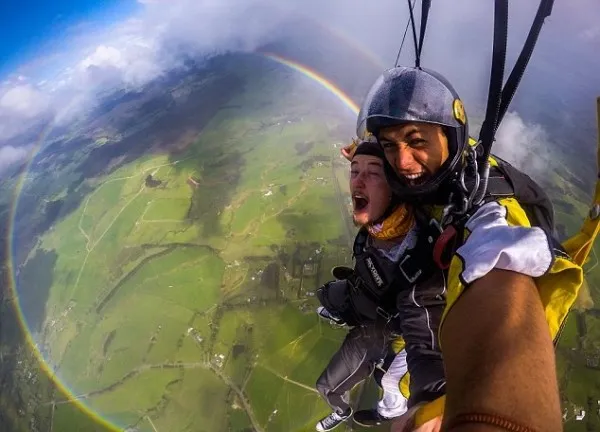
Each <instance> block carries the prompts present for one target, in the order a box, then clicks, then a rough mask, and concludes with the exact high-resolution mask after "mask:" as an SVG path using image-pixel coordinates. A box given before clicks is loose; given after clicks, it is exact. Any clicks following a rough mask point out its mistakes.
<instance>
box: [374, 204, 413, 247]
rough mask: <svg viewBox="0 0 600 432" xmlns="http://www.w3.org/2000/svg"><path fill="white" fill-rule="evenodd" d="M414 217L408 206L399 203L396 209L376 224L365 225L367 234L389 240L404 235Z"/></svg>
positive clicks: (410, 226) (411, 224)
mask: <svg viewBox="0 0 600 432" xmlns="http://www.w3.org/2000/svg"><path fill="white" fill-rule="evenodd" d="M414 221H415V217H414V215H413V212H412V210H411V208H410V207H408V206H407V205H405V204H400V205H399V206H398V207H396V209H395V210H394V211H393V212H392V214H391V215H389V216H388V217H387V218H385V219H384V221H383V222H381V223H378V224H369V225H367V230H368V231H369V234H370V235H371V236H373V237H375V238H377V239H380V240H390V239H393V238H396V237H400V236H405V235H406V234H407V233H408V231H409V230H410V229H411V228H412V226H413V223H414Z"/></svg>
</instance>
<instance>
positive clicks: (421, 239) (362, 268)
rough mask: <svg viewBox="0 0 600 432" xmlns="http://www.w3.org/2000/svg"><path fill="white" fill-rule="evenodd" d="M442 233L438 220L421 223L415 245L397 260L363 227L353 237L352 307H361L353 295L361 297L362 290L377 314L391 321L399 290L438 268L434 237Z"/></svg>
mask: <svg viewBox="0 0 600 432" xmlns="http://www.w3.org/2000/svg"><path fill="white" fill-rule="evenodd" d="M440 233H441V229H440V227H439V225H438V224H437V223H432V224H430V225H427V226H420V227H419V233H418V237H417V241H416V245H415V246H414V247H413V248H410V249H407V250H406V251H405V252H404V253H403V254H402V255H401V257H400V259H399V261H397V262H396V261H392V260H391V259H389V258H388V257H386V256H384V255H383V254H382V253H381V251H379V250H378V249H377V248H376V247H374V246H372V245H368V244H367V241H368V237H369V234H368V231H367V230H366V229H365V228H362V229H361V230H360V231H359V232H358V234H357V235H356V238H355V239H354V246H353V257H354V259H355V260H356V261H355V265H354V272H353V273H352V274H351V275H350V276H349V277H348V282H349V283H350V290H351V295H350V305H351V307H352V309H353V310H354V311H357V310H358V309H359V308H358V307H357V305H356V304H355V303H354V301H353V298H359V299H360V298H362V296H359V295H358V294H362V295H364V296H365V297H366V298H367V299H368V300H369V301H370V302H371V303H373V305H375V307H376V314H377V316H378V318H382V319H383V320H385V321H386V322H389V321H390V320H391V319H392V318H394V317H396V316H397V315H398V312H397V305H396V298H397V296H398V294H399V293H400V292H402V291H404V290H410V289H412V288H413V287H414V286H415V285H418V284H419V283H421V282H422V281H423V280H426V279H427V278H429V277H430V276H431V274H432V272H433V271H435V270H436V268H435V264H434V262H433V261H432V259H431V257H432V253H433V246H434V244H435V239H436V238H437V237H438V236H439V235H440ZM353 294H354V295H353Z"/></svg>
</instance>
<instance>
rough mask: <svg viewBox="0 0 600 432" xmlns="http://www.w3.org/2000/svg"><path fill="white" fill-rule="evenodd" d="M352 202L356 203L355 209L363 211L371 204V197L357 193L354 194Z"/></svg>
mask: <svg viewBox="0 0 600 432" xmlns="http://www.w3.org/2000/svg"><path fill="white" fill-rule="evenodd" d="M352 202H353V204H354V210H355V211H361V210H364V209H365V208H366V207H367V205H369V198H367V197H366V196H365V195H363V194H360V193H355V194H353V195H352Z"/></svg>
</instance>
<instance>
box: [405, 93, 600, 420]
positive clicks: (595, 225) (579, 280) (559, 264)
mask: <svg viewBox="0 0 600 432" xmlns="http://www.w3.org/2000/svg"><path fill="white" fill-rule="evenodd" d="M596 113H597V119H598V152H597V163H598V167H599V169H600V97H599V98H597V100H596ZM470 144H474V140H470ZM513 201H514V199H510V198H509V199H504V200H501V202H500V203H501V204H502V205H505V206H506V207H507V210H508V211H507V219H508V223H509V224H511V225H516V224H518V225H529V221H528V220H527V217H526V216H525V213H524V211H523V210H522V208H521V207H520V206H519V205H518V203H516V202H513ZM511 219H512V220H511ZM599 231H600V176H599V177H598V179H597V180H596V187H595V192H594V197H593V201H592V206H591V210H590V212H589V214H588V216H587V217H586V219H585V220H584V222H583V225H582V227H581V229H580V231H579V232H578V233H577V234H575V235H574V236H572V237H570V238H569V239H567V240H565V241H564V242H563V243H562V246H563V248H564V249H565V251H566V252H567V254H568V255H569V257H570V259H564V258H562V257H557V259H556V260H555V262H554V265H553V266H552V268H551V269H550V271H549V272H548V273H547V274H546V275H544V276H542V277H540V278H536V280H535V282H536V285H537V287H538V291H539V293H540V298H541V300H542V304H543V305H544V311H545V314H546V320H547V322H548V326H549V329H550V334H551V335H552V338H553V339H554V340H555V341H556V340H557V339H558V337H559V336H560V329H561V326H562V324H563V323H564V322H565V321H566V317H567V314H568V312H569V310H570V308H571V306H572V305H573V303H574V301H575V299H576V298H577V294H578V292H579V289H580V288H581V285H582V284H583V269H582V266H583V265H584V264H585V262H586V260H587V258H588V256H589V254H590V252H591V250H592V247H593V245H594V240H595V239H596V237H597V235H598V233H599ZM461 271H462V262H460V259H458V258H456V257H454V258H453V260H452V263H451V267H450V272H449V273H450V274H452V275H454V277H452V279H456V280H451V279H449V280H448V287H450V286H452V285H453V284H456V283H458V284H459V288H458V290H454V292H452V290H450V289H449V290H448V297H447V306H446V309H445V311H444V316H445V315H446V313H447V311H448V310H449V309H450V307H451V306H452V304H453V303H454V302H455V301H456V300H457V299H458V297H459V296H460V294H461V293H462V291H463V289H464V287H463V286H462V284H461V283H460V281H459V280H458V275H459V274H460V273H461ZM445 401H446V397H445V396H442V397H440V398H438V399H436V400H434V401H432V402H430V403H428V404H425V405H423V406H422V407H420V408H419V409H418V410H417V412H416V414H415V423H414V424H415V427H418V426H421V425H423V424H425V423H426V422H428V421H429V420H431V419H433V418H435V417H437V416H441V415H443V414H444V405H445Z"/></svg>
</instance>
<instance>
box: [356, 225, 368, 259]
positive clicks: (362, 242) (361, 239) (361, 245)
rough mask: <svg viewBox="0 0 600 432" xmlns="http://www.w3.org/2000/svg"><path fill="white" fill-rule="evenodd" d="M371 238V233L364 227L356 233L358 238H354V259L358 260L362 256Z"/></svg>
mask: <svg viewBox="0 0 600 432" xmlns="http://www.w3.org/2000/svg"><path fill="white" fill-rule="evenodd" d="M368 237H369V232H368V231H367V229H366V228H365V227H362V228H361V229H360V230H359V231H358V233H356V237H354V245H353V246H352V257H353V258H356V257H357V256H359V255H360V254H362V253H363V252H364V250H365V247H366V246H367V238H368Z"/></svg>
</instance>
